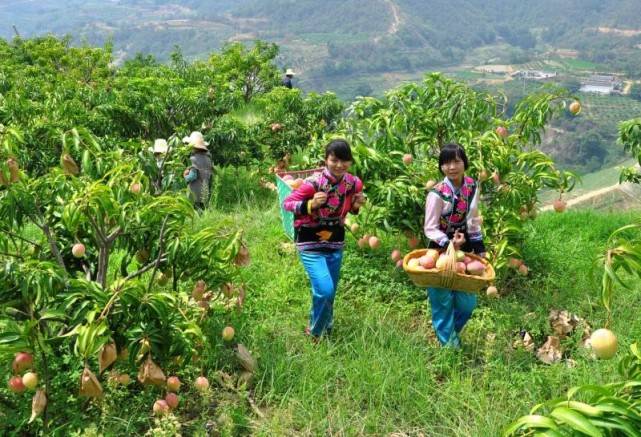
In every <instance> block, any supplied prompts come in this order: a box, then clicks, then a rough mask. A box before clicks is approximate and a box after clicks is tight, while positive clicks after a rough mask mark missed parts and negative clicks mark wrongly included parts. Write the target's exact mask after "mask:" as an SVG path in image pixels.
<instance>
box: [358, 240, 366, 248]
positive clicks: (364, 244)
mask: <svg viewBox="0 0 641 437" xmlns="http://www.w3.org/2000/svg"><path fill="white" fill-rule="evenodd" d="M357 244H358V247H360V248H361V249H364V248H365V247H366V246H367V238H365V237H361V238H359V239H358V242H357Z"/></svg>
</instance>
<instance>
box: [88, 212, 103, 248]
mask: <svg viewBox="0 0 641 437" xmlns="http://www.w3.org/2000/svg"><path fill="white" fill-rule="evenodd" d="M87 218H89V223H91V227H92V228H93V229H94V231H96V234H97V236H98V239H99V240H101V242H102V243H106V242H107V236H106V235H105V233H104V232H102V229H101V228H100V226H98V223H96V219H95V218H93V217H92V216H91V215H89V214H87Z"/></svg>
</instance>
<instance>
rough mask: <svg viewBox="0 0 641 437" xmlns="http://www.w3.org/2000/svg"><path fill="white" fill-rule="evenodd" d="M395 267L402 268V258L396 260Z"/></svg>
mask: <svg viewBox="0 0 641 437" xmlns="http://www.w3.org/2000/svg"><path fill="white" fill-rule="evenodd" d="M396 268H397V269H402V268H403V260H402V259H399V260H398V261H396Z"/></svg>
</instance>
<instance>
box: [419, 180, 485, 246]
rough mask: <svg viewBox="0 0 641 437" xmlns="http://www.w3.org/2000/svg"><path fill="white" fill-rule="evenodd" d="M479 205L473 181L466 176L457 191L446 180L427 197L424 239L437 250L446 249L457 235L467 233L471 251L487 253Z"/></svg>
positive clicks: (477, 192)
mask: <svg viewBox="0 0 641 437" xmlns="http://www.w3.org/2000/svg"><path fill="white" fill-rule="evenodd" d="M478 203H479V190H478V185H477V184H476V182H475V181H474V179H472V178H471V177H469V176H464V177H463V184H462V185H461V187H460V188H459V189H456V188H455V187H454V185H452V182H451V181H450V180H449V179H448V178H447V177H446V178H445V179H443V180H442V181H441V182H439V183H438V184H436V185H435V186H434V188H432V190H430V192H429V193H428V195H427V199H426V201H425V226H424V231H425V235H426V236H427V238H428V239H429V240H430V241H432V242H434V243H436V244H437V245H438V246H440V247H445V246H447V244H448V243H449V241H450V238H451V237H452V235H453V234H454V231H456V230H461V231H462V232H464V233H465V238H466V240H467V248H468V250H472V251H474V252H477V253H480V252H484V251H485V247H484V246H483V234H482V232H481V219H480V217H479V210H478Z"/></svg>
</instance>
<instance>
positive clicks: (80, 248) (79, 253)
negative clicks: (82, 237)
mask: <svg viewBox="0 0 641 437" xmlns="http://www.w3.org/2000/svg"><path fill="white" fill-rule="evenodd" d="M71 254H72V255H73V256H75V257H76V258H82V257H83V256H85V245H84V244H82V243H76V244H74V245H73V247H72V248H71Z"/></svg>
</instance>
